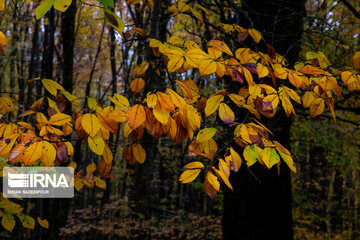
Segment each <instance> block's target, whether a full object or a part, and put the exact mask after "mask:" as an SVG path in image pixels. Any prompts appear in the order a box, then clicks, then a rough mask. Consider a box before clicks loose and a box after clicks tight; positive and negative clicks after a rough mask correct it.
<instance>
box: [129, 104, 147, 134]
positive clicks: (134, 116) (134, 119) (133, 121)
mask: <svg viewBox="0 0 360 240" xmlns="http://www.w3.org/2000/svg"><path fill="white" fill-rule="evenodd" d="M126 117H127V119H128V120H127V123H128V124H129V126H130V127H131V128H132V129H135V128H137V127H139V126H140V125H141V124H143V123H144V122H145V120H146V114H145V110H144V107H143V106H142V105H140V104H135V106H133V107H132V108H130V109H129V111H128V112H127V113H126Z"/></svg>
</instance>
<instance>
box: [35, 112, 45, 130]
mask: <svg viewBox="0 0 360 240" xmlns="http://www.w3.org/2000/svg"><path fill="white" fill-rule="evenodd" d="M35 119H36V122H37V125H36V126H37V128H38V129H41V128H42V127H43V126H45V125H47V124H48V120H47V118H46V117H45V115H44V114H42V113H40V112H38V113H36V118H35Z"/></svg>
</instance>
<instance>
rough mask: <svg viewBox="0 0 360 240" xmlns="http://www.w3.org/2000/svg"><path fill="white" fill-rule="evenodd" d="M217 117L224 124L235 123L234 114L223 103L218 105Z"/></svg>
mask: <svg viewBox="0 0 360 240" xmlns="http://www.w3.org/2000/svg"><path fill="white" fill-rule="evenodd" d="M219 117H220V119H221V120H222V121H223V122H225V123H231V122H233V121H235V115H234V112H233V111H232V110H231V109H230V108H229V106H228V105H226V104H225V103H223V102H222V103H220V105H219Z"/></svg>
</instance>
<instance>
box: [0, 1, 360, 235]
mask: <svg viewBox="0 0 360 240" xmlns="http://www.w3.org/2000/svg"><path fill="white" fill-rule="evenodd" d="M110 2H111V1H105V0H100V1H99V4H102V6H103V7H104V14H105V18H106V20H107V22H108V23H109V24H110V25H111V26H113V27H114V28H115V29H117V30H118V31H119V33H120V34H123V31H124V23H123V21H122V20H121V18H120V17H118V16H117V15H116V14H115V13H114V12H113V11H112V10H111V9H112V8H113V7H114V6H113V4H111V3H110ZM135 2H136V3H137V2H139V1H128V4H136V3H135ZM147 2H148V6H147V7H149V8H152V7H153V6H152V5H151V3H152V1H147ZM70 3H71V0H70V1H58V0H55V1H43V2H40V5H39V6H38V7H37V8H36V10H35V15H36V18H37V19H39V18H41V17H42V16H43V15H44V14H45V13H46V12H47V11H48V10H49V9H50V8H51V7H52V6H54V8H55V9H57V10H59V11H61V12H64V11H65V10H66V9H67V7H66V6H69V5H70ZM0 6H1V4H0ZM0 10H1V9H0ZM169 11H170V12H171V13H172V14H182V13H187V12H191V13H192V14H193V15H194V16H195V17H196V18H198V20H199V21H200V22H201V21H203V19H202V14H201V12H206V9H203V8H202V7H199V5H196V6H190V5H188V4H186V3H185V2H183V1H179V2H178V3H177V4H176V5H173V6H171V7H170V9H169ZM218 27H219V28H221V29H222V31H223V32H224V33H225V34H227V35H228V36H234V35H235V36H237V41H239V42H242V41H245V40H249V39H250V41H251V42H252V43H253V44H254V45H256V44H263V45H265V46H267V49H268V51H267V52H266V51H265V52H261V51H255V50H253V49H252V48H246V47H244V48H234V47H233V46H232V45H231V43H227V42H225V41H221V40H218V39H214V40H210V41H209V42H207V46H206V47H204V46H200V45H199V44H198V43H197V42H195V41H190V40H185V39H181V38H180V37H177V36H172V37H171V38H170V39H169V40H168V41H167V42H162V41H160V40H157V39H155V38H151V37H149V38H148V41H147V44H148V45H149V46H150V47H151V49H152V52H153V54H154V55H155V56H156V57H157V58H158V59H160V60H161V61H162V62H163V64H165V65H166V69H167V71H168V73H176V76H177V77H176V80H175V79H171V80H170V81H172V86H173V87H172V88H164V89H158V90H155V91H151V92H146V93H145V92H143V91H144V88H145V86H146V84H149V83H148V82H145V80H144V78H145V75H146V73H147V71H155V72H156V73H157V74H160V71H159V69H157V66H154V63H152V62H147V61H143V62H142V63H141V64H139V65H137V66H134V67H133V70H132V74H131V77H132V81H131V83H130V85H129V88H130V89H131V91H132V93H133V94H134V95H135V97H134V98H132V99H128V98H127V97H125V96H124V95H122V94H114V95H108V96H107V97H108V101H107V104H105V105H103V104H101V103H100V102H98V101H97V100H96V99H95V98H92V97H90V96H87V97H86V99H85V100H84V101H83V102H81V101H80V100H79V98H78V97H77V96H75V95H73V94H71V93H69V92H68V91H66V90H65V89H64V88H63V86H61V85H60V84H58V83H57V82H55V81H53V80H51V79H40V78H38V79H31V80H29V81H30V82H37V81H41V84H42V86H43V88H44V89H46V95H45V96H44V97H41V98H39V99H38V100H36V101H35V102H34V103H33V105H32V106H31V108H30V109H26V110H25V111H23V112H20V113H13V111H14V99H12V97H10V96H9V95H6V94H2V95H1V97H0V114H1V115H2V119H1V122H0V139H1V140H0V157H2V158H5V159H6V161H5V163H3V164H4V166H8V165H16V166H29V165H31V166H71V167H73V168H75V188H76V189H77V190H78V191H81V189H82V188H83V187H88V188H93V187H94V186H97V187H99V188H102V189H105V188H106V182H105V179H106V178H110V179H111V178H113V174H112V173H111V169H112V164H113V149H112V148H111V146H109V144H108V141H109V138H110V135H111V134H118V132H119V131H120V133H121V134H122V135H121V136H122V137H123V138H124V139H125V140H124V143H125V144H124V145H123V146H121V147H122V148H123V151H122V157H123V159H125V160H126V161H127V162H128V163H129V164H131V165H134V164H137V163H138V164H143V163H144V162H145V161H151V159H147V157H146V154H147V153H146V151H145V148H144V146H142V142H141V140H142V138H143V136H144V133H145V131H146V132H147V133H148V134H150V135H151V136H152V137H153V138H155V139H159V138H160V137H165V136H167V137H168V138H170V139H171V140H172V141H174V142H177V143H181V142H182V141H184V140H189V141H190V143H189V145H188V155H189V156H191V157H193V159H194V160H193V161H191V162H189V163H187V164H186V165H185V166H184V171H183V173H182V174H181V176H180V178H179V181H180V182H181V183H184V184H185V183H190V182H193V181H194V180H195V179H197V178H198V176H199V175H200V173H202V172H203V173H204V176H205V178H204V179H201V180H200V181H204V190H205V192H206V193H207V194H208V195H209V196H210V197H211V198H214V197H215V195H216V193H217V192H219V191H220V188H221V187H227V188H229V189H233V187H232V184H231V182H230V181H229V176H230V174H231V172H232V171H233V172H237V171H238V170H239V169H240V168H241V167H251V166H252V165H253V164H255V163H256V162H259V163H260V164H261V165H263V167H264V168H267V169H270V168H272V167H274V166H275V167H277V168H278V169H279V171H280V168H279V166H280V164H286V165H287V166H288V167H289V168H290V169H291V171H292V172H294V173H296V167H295V164H294V161H293V157H292V155H291V153H290V152H289V151H288V150H287V149H286V148H285V147H284V146H282V145H281V143H280V142H278V141H276V138H277V136H273V134H272V132H271V131H270V130H269V129H268V128H267V127H266V126H264V125H263V124H262V123H261V119H262V118H264V117H266V118H273V117H274V116H275V115H276V114H277V113H278V112H280V111H284V112H285V114H286V116H287V117H289V116H290V115H295V114H296V111H295V109H294V105H296V106H298V107H299V106H302V107H303V108H305V109H309V112H308V113H309V115H310V116H311V117H316V116H319V115H321V114H322V113H323V112H324V110H325V108H327V109H328V110H329V111H330V112H331V114H332V117H333V120H334V121H336V115H335V110H334V102H335V99H336V98H340V97H341V95H342V92H343V91H344V90H343V89H344V88H347V90H345V91H357V90H360V74H359V70H360V52H357V53H356V54H355V55H354V57H353V60H354V61H353V62H354V65H353V68H352V69H351V70H350V69H348V70H346V71H343V70H341V69H335V68H333V67H331V63H330V62H329V60H328V59H327V57H326V56H325V55H324V54H323V53H322V52H308V53H307V55H306V60H305V61H299V62H298V63H297V64H296V65H295V66H293V67H292V66H289V65H288V63H287V61H286V59H285V58H284V57H283V56H281V55H279V54H277V53H276V52H275V50H276V49H275V50H274V49H273V47H272V46H271V45H270V44H268V43H266V41H265V40H264V38H263V36H262V34H261V33H260V32H259V31H257V30H256V29H252V28H250V29H245V28H243V27H241V26H239V25H236V24H233V25H230V24H219V25H218ZM133 31H134V32H136V33H137V34H139V35H142V36H146V33H144V31H143V30H142V29H138V28H136V29H135V28H134V29H133ZM6 43H7V40H6V37H5V36H4V34H3V33H2V32H0V52H3V49H4V48H6ZM194 70H196V71H198V72H199V74H200V75H202V76H216V77H219V78H221V77H224V76H227V77H229V78H230V79H231V80H232V81H234V82H236V84H238V86H240V87H239V89H240V90H239V91H236V92H234V91H233V90H232V89H220V90H217V91H214V92H213V93H212V94H209V95H203V94H201V91H200V89H199V86H197V84H196V83H195V81H193V80H191V79H183V78H182V76H183V75H182V73H185V72H187V71H194ZM69 105H71V109H72V112H71V113H66V111H65V109H66V107H67V106H69ZM240 109H241V110H242V111H241V112H244V113H245V114H244V115H238V113H239V110H240ZM10 113H11V114H17V118H16V120H14V121H7V118H6V116H7V114H10ZM214 122H215V123H216V124H215V125H214V124H212V123H214ZM220 125H222V126H226V128H228V129H230V131H232V132H233V137H232V139H229V142H227V143H224V142H216V136H217V134H219V128H218V126H220ZM76 140H80V141H81V142H82V144H84V145H88V147H89V148H90V150H91V151H92V152H94V153H95V154H96V155H98V156H99V161H98V163H97V164H95V163H90V164H89V165H87V166H86V167H85V168H83V169H78V168H77V164H76V163H75V161H74V159H72V156H73V155H74V145H73V144H74V142H75V141H76ZM234 144H236V145H237V147H234ZM238 149H242V150H241V151H239V150H238ZM224 152H225V154H224ZM9 206H10V207H11V209H9V208H10V207H9ZM0 208H2V210H4V211H5V213H3V212H2V225H3V226H4V227H5V228H6V229H7V230H9V231H11V230H12V229H13V228H14V223H15V221H14V217H13V215H16V216H18V217H19V218H21V219H22V222H23V225H24V227H28V228H33V227H34V224H35V223H34V219H32V218H31V217H29V216H27V215H24V214H23V213H22V211H21V210H22V209H21V208H20V207H19V206H18V205H17V204H15V203H11V202H10V201H8V200H6V199H4V198H2V199H1V202H0ZM38 222H39V224H40V225H42V226H44V227H46V226H47V225H48V223H47V222H44V220H42V219H38Z"/></svg>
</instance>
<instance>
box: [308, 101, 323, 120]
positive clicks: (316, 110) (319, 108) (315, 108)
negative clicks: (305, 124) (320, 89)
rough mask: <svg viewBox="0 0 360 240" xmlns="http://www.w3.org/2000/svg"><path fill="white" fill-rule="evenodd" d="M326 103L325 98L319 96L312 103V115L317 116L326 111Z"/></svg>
mask: <svg viewBox="0 0 360 240" xmlns="http://www.w3.org/2000/svg"><path fill="white" fill-rule="evenodd" d="M324 109H325V103H324V99H322V98H317V99H315V100H314V101H313V102H312V103H311V105H310V116H311V117H316V116H318V115H320V114H322V113H323V112H324Z"/></svg>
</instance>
